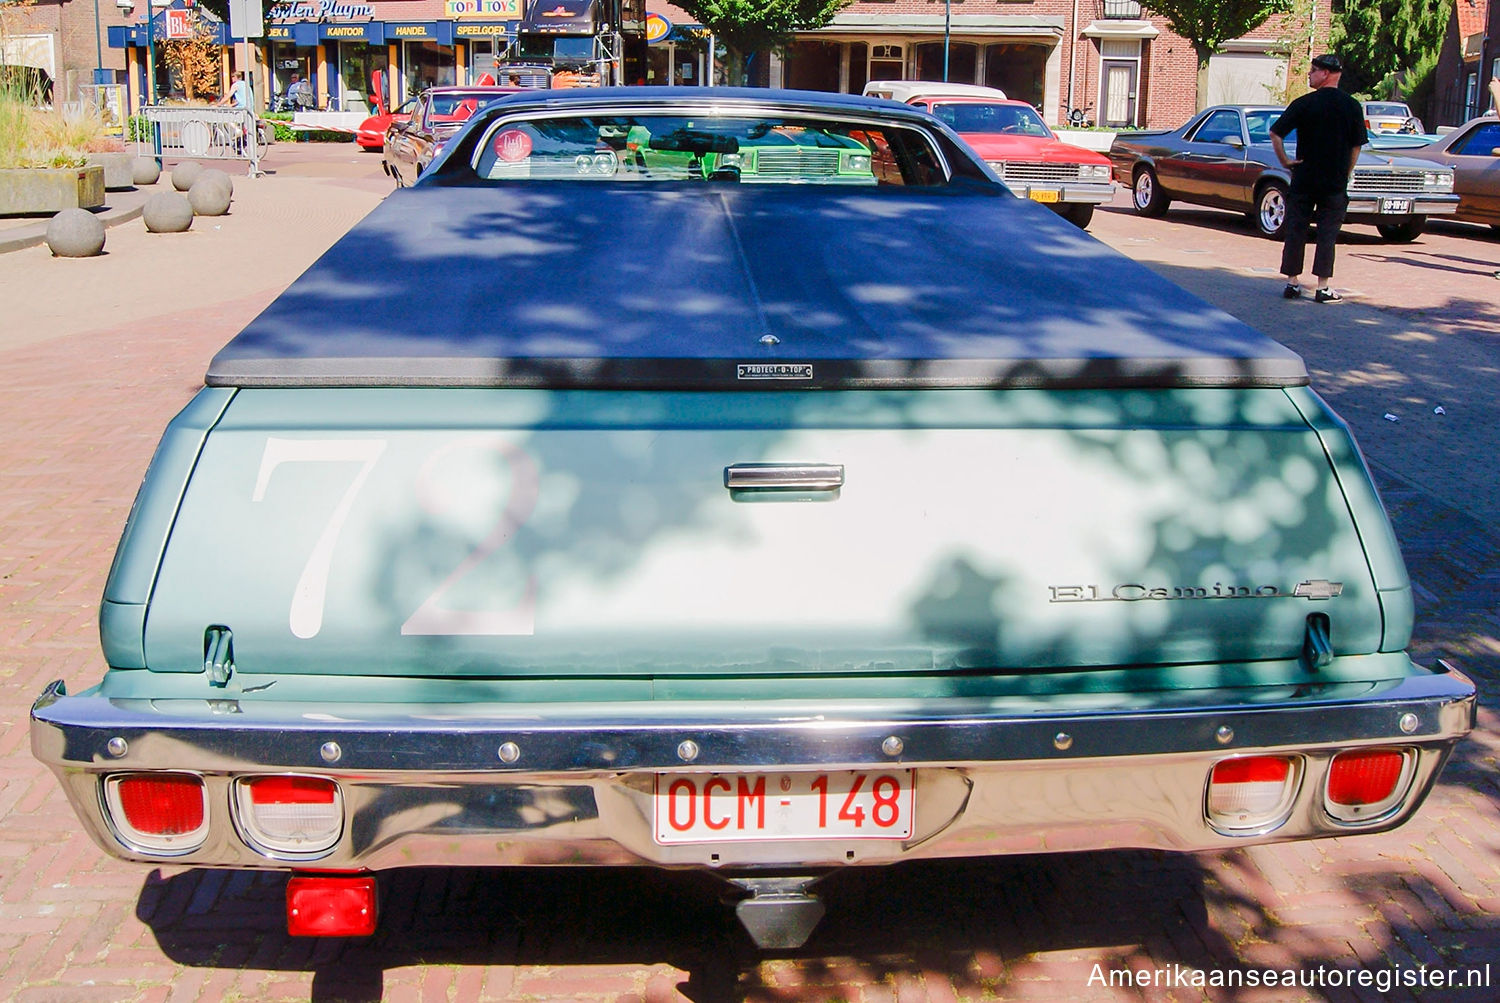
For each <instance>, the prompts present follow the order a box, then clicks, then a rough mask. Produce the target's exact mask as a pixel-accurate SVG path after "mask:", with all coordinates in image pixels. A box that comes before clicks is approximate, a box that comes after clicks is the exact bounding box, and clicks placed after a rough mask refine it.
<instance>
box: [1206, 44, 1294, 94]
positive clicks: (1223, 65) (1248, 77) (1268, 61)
mask: <svg viewBox="0 0 1500 1003" xmlns="http://www.w3.org/2000/svg"><path fill="white" fill-rule="evenodd" d="M1285 80H1286V58H1285V57H1283V56H1271V55H1266V54H1264V53H1259V52H1221V53H1219V54H1218V55H1216V56H1213V57H1212V58H1210V59H1209V61H1208V103H1209V104H1280V103H1281V100H1282V89H1283V87H1284V86H1285Z"/></svg>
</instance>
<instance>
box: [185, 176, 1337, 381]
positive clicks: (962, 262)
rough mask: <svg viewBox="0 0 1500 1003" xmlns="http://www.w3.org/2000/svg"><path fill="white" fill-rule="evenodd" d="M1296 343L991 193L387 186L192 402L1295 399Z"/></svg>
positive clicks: (220, 359)
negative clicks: (540, 392) (1127, 393)
mask: <svg viewBox="0 0 1500 1003" xmlns="http://www.w3.org/2000/svg"><path fill="white" fill-rule="evenodd" d="M1307 382H1308V376H1307V370H1306V368H1305V367H1304V366H1303V363H1302V360H1301V358H1300V357H1298V356H1297V355H1296V354H1295V353H1293V352H1291V351H1290V350H1288V349H1286V348H1284V347H1283V346H1281V345H1279V344H1277V343H1276V342H1274V341H1272V340H1271V339H1270V338H1267V337H1266V336H1264V335H1262V334H1260V333H1259V332H1257V331H1255V330H1253V329H1252V328H1250V327H1247V326H1246V325H1245V324H1242V323H1241V322H1239V321H1237V320H1235V319H1234V318H1233V317H1231V316H1229V315H1228V314H1226V313H1224V312H1222V311H1220V310H1217V309H1215V308H1213V307H1211V306H1209V305H1208V304H1207V303H1204V302H1203V301H1202V300H1200V299H1198V298H1196V297H1194V296H1192V295H1190V294H1189V293H1187V292H1185V291H1184V290H1182V289H1181V288H1179V287H1177V286H1175V285H1173V284H1172V283H1170V282H1168V281H1166V280H1165V279H1162V278H1160V277H1158V276H1156V275H1155V274H1154V273H1152V272H1150V271H1149V270H1147V269H1146V268H1144V267H1142V266H1140V265H1138V264H1135V263H1134V262H1132V261H1130V260H1128V259H1127V258H1125V257H1123V256H1122V255H1120V254H1118V253H1116V252H1115V251H1113V250H1111V249H1110V248H1108V247H1106V246H1105V245H1104V244H1102V243H1100V242H1098V241H1096V240H1094V239H1093V238H1092V237H1089V236H1088V235H1086V234H1084V233H1082V232H1080V231H1079V230H1077V229H1076V228H1074V227H1073V226H1072V225H1071V224H1069V223H1067V222H1065V221H1063V220H1062V219H1060V218H1059V217H1057V216H1056V215H1055V214H1053V213H1052V212H1051V211H1050V210H1048V209H1046V208H1044V207H1042V206H1039V205H1034V204H1031V203H1029V202H1026V201H1024V200H1018V199H1013V198H1010V197H1007V196H1004V195H999V196H997V195H996V194H994V192H992V191H986V190H979V189H966V188H963V187H960V186H954V187H951V188H947V189H943V190H924V191H917V190H913V189H886V188H881V189H859V190H839V191H832V190H830V189H828V188H814V187H812V186H806V187H803V186H792V185H786V186H779V185H778V186H771V185H755V186H752V185H744V186H733V185H722V184H710V183H703V184H698V185H695V186H677V185H666V184H653V183H650V182H636V183H607V182H605V183H600V182H593V183H590V182H554V183H536V184H526V183H519V184H518V183H509V184H504V183H502V184H496V185H478V186H467V187H466V186H452V187H446V186H440V185H426V186H420V187H417V188H414V189H410V190H405V191H398V192H396V193H395V194H393V195H392V196H391V197H390V198H388V199H387V200H386V202H385V203H384V204H382V205H381V206H379V207H377V208H376V209H375V211H373V212H372V213H371V214H370V215H369V216H368V217H366V219H365V220H364V221H363V222H361V223H360V224H359V225H358V226H356V227H355V228H354V229H353V230H351V231H350V232H349V233H348V235H346V236H345V237H344V238H343V239H342V240H340V241H339V242H338V243H337V244H335V245H334V246H333V247H332V248H331V249H330V250H329V251H328V253H327V254H325V255H324V256H323V257H322V258H321V259H319V260H318V262H317V263H315V264H314V265H313V266H312V267H311V268H310V269H308V270H307V272H306V273H304V274H303V275H302V276H301V277H300V278H299V279H297V281H296V282H294V283H293V284H292V285H291V287H290V288H288V289H287V290H286V292H284V293H283V294H282V295H281V296H280V297H279V298H278V299H277V300H276V301H275V302H274V303H272V304H271V305H270V306H269V307H267V308H266V310H265V311H264V312H263V313H262V314H261V315H260V316H258V317H257V318H256V319H255V320H253V321H252V322H251V323H250V325H249V326H248V327H246V328H245V330H244V331H242V332H241V333H240V334H239V335H238V336H237V337H236V338H235V339H234V340H233V341H231V342H230V343H229V344H228V345H227V346H225V348H224V349H223V350H222V351H220V352H219V354H218V355H217V356H216V357H215V358H214V360H213V362H212V363H211V364H210V366H209V370H208V374H207V383H208V384H209V385H210V386H243V387H257V386H276V387H298V386H345V387H347V386H495V387H502V386H513V387H598V388H648V387H657V388H672V389H714V388H721V389H743V390H766V389H773V388H775V389H808V388H814V387H845V388H854V387H861V388H874V387H879V388H914V387H1114V386H1149V387H1179V386H1212V387H1249V386H1292V385H1301V384H1305V383H1307Z"/></svg>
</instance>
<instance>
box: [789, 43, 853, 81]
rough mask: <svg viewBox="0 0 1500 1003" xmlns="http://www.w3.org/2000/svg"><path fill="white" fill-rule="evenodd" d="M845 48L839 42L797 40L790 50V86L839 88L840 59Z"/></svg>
mask: <svg viewBox="0 0 1500 1003" xmlns="http://www.w3.org/2000/svg"><path fill="white" fill-rule="evenodd" d="M843 53H844V47H843V45H842V44H840V43H838V42H796V43H794V44H793V45H792V47H791V50H790V51H789V52H788V53H787V60H786V71H785V72H786V85H787V86H788V87H790V88H792V89H794V90H799V91H833V92H834V93H837V92H838V89H839V60H840V58H841V57H842V56H843Z"/></svg>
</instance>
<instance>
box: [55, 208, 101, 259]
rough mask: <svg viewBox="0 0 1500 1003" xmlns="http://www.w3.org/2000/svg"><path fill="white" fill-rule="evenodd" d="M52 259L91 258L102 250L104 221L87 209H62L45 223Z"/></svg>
mask: <svg viewBox="0 0 1500 1003" xmlns="http://www.w3.org/2000/svg"><path fill="white" fill-rule="evenodd" d="M47 246H48V247H49V248H51V249H52V256H53V257H54V258H91V257H93V256H94V255H96V254H98V253H99V252H100V251H102V250H104V221H103V220H102V219H100V218H99V217H98V216H95V215H94V214H93V213H91V212H89V211H88V210H87V209H64V210H63V211H62V212H60V213H58V214H57V215H55V216H53V217H52V219H51V221H50V222H48V223H47Z"/></svg>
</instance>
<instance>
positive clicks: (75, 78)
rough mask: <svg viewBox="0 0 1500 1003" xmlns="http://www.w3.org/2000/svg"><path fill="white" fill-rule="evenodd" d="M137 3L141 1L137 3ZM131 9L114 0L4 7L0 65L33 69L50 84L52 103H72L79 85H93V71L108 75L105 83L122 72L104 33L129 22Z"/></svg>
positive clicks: (42, 0)
mask: <svg viewBox="0 0 1500 1003" xmlns="http://www.w3.org/2000/svg"><path fill="white" fill-rule="evenodd" d="M141 2H142V3H144V2H145V0H141ZM133 8H134V3H132V4H131V7H130V8H122V7H120V6H119V5H118V4H117V3H116V0H98V3H97V6H96V4H95V3H94V0H36V3H35V4H32V5H30V6H21V5H18V4H17V5H7V7H6V9H5V10H4V11H3V13H0V63H11V64H19V65H24V66H36V67H39V68H41V69H43V70H46V71H47V75H48V76H50V77H51V78H52V80H53V82H54V83H53V88H54V90H53V100H54V101H74V100H77V98H78V87H79V85H80V84H91V83H93V82H94V71H95V70H96V69H101V68H102V69H104V70H107V71H110V72H109V74H108V77H109V79H108V80H107V81H106V82H108V83H113V82H114V79H115V75H116V74H117V73H123V71H124V69H125V56H124V54H123V53H121V52H120V51H119V50H118V49H115V50H111V49H110V47H109V42H108V38H107V36H108V32H109V29H110V27H111V26H112V25H123V24H126V23H128V22H129V21H130V20H131V18H132V10H133Z"/></svg>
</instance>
